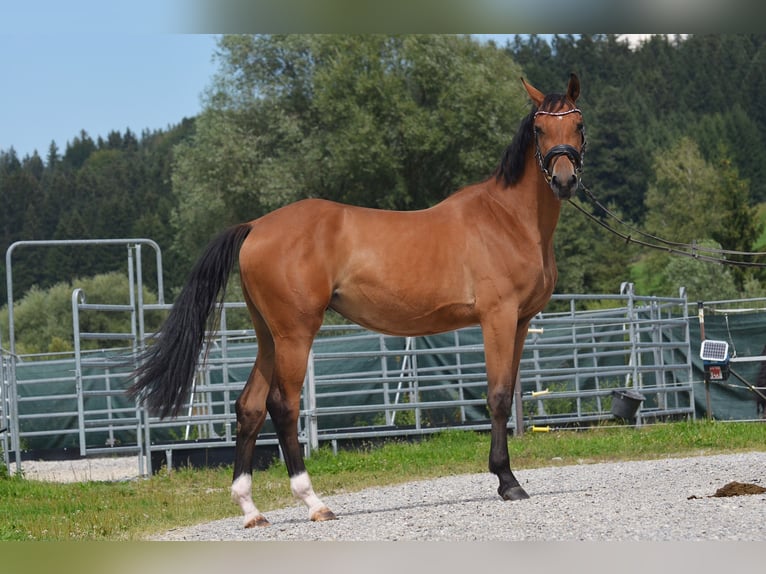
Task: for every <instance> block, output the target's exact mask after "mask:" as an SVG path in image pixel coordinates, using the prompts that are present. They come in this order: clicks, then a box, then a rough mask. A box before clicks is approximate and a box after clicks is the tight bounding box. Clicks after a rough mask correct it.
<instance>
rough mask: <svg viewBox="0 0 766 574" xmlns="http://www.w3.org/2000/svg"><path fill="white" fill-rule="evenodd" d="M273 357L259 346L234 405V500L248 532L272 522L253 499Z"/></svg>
mask: <svg viewBox="0 0 766 574" xmlns="http://www.w3.org/2000/svg"><path fill="white" fill-rule="evenodd" d="M272 365H273V354H270V351H269V349H268V345H266V348H264V344H263V343H260V344H259V350H258V358H257V359H256V361H255V365H254V366H253V370H252V371H251V373H250V376H249V377H248V380H247V384H246V385H245V388H244V389H243V390H242V393H241V394H240V396H239V398H237V402H236V405H235V408H236V412H237V441H236V447H235V452H234V478H233V482H232V484H231V498H232V500H233V501H234V502H235V503H237V504H238V505H239V507H240V508H241V509H242V513H243V514H244V526H245V528H252V527H253V526H268V525H269V521H268V520H266V517H265V516H263V514H261V513H260V511H259V510H258V509H257V508H256V507H255V504H254V503H253V498H252V484H253V477H252V474H253V450H254V449H255V440H256V437H257V436H258V433H259V432H260V430H261V427H262V426H263V423H264V421H265V420H266V396H267V395H268V391H269V386H270V381H271V372H272V368H273V367H272Z"/></svg>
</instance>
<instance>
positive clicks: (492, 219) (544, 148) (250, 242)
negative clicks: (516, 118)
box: [128, 74, 585, 528]
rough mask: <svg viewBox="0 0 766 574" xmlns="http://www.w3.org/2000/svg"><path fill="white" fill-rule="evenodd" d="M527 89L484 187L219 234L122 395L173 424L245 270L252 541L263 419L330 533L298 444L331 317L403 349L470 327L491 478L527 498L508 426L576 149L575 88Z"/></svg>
mask: <svg viewBox="0 0 766 574" xmlns="http://www.w3.org/2000/svg"><path fill="white" fill-rule="evenodd" d="M521 81H522V84H523V85H524V87H525V89H526V91H527V93H528V94H529V97H530V99H531V101H532V103H533V107H532V110H531V112H530V113H529V114H528V115H527V116H526V117H525V118H524V119H523V120H522V121H521V124H520V127H519V129H518V132H517V133H516V135H515V136H514V137H513V139H512V141H511V143H510V145H509V146H508V147H507V149H506V151H505V152H504V154H503V156H502V159H501V161H500V164H499V166H498V167H497V169H496V170H495V172H494V173H493V174H491V175H490V177H488V178H487V179H486V180H485V181H482V182H479V183H476V184H473V185H469V186H467V187H464V188H462V189H460V190H458V191H457V192H455V193H454V194H452V195H450V196H449V197H447V198H446V199H445V200H443V201H441V202H440V203H438V204H436V205H434V206H433V207H430V208H428V209H423V210H419V211H409V212H403V211H385V210H376V209H369V208H361V207H353V206H349V205H343V204H339V203H334V202H331V201H326V200H322V199H305V200H301V201H298V202H296V203H293V204H291V205H288V206H285V207H282V208H280V209H277V210H275V211H273V212H271V213H269V214H267V215H264V216H263V217H261V218H259V219H256V220H253V221H250V222H248V223H241V224H239V225H235V226H234V227H231V228H230V229H228V230H227V231H224V232H223V233H222V234H221V235H219V236H218V237H217V238H216V239H214V240H213V241H212V242H211V243H210V244H209V245H208V246H207V248H206V249H205V251H204V253H203V255H202V256H201V258H200V259H199V261H198V262H197V263H196V264H195V266H194V268H193V270H192V271H191V274H190V277H189V279H188V281H187V283H186V284H185V286H184V287H183V289H182V291H181V293H180V295H179V297H178V299H177V300H176V302H175V304H174V305H173V307H172V309H171V311H170V313H169V314H168V317H167V319H166V320H165V322H164V324H163V326H162V327H161V329H160V331H159V332H158V336H157V337H156V342H155V343H154V344H152V345H150V346H148V347H147V350H146V351H145V352H144V354H143V356H142V357H141V358H140V361H139V366H138V367H137V369H136V370H135V371H134V372H133V375H132V376H133V381H132V385H131V387H130V388H129V390H128V393H129V394H130V395H131V396H133V397H135V398H137V399H138V400H140V401H141V402H142V403H144V404H145V405H146V406H147V407H148V408H149V410H150V412H152V413H154V414H157V415H159V416H160V417H163V418H164V417H168V416H175V415H177V414H178V412H179V410H180V409H181V408H182V407H183V406H184V404H185V403H186V402H187V401H188V400H189V394H190V389H191V386H192V381H193V378H194V372H195V369H196V364H197V361H198V359H199V356H200V353H201V349H202V348H203V345H204V342H205V336H206V327H207V324H208V321H209V318H210V317H211V316H215V312H216V307H217V305H218V304H219V299H221V300H222V296H223V292H224V291H225V288H226V284H227V281H228V277H229V275H230V272H231V270H232V268H233V266H234V264H235V262H236V261H237V257H238V258H239V269H240V280H241V283H242V291H243V293H244V298H245V302H246V305H247V308H248V310H249V312H250V315H251V317H252V321H253V325H254V327H255V334H256V337H257V341H258V352H257V357H256V360H255V364H254V366H253V369H252V371H251V373H250V375H249V377H248V380H247V383H246V384H245V386H244V388H243V390H242V393H241V394H240V396H239V397H238V398H237V400H236V415H237V432H236V447H235V458H234V476H233V481H232V485H231V495H232V499H233V501H234V502H236V503H238V504H239V506H240V508H241V509H242V513H243V514H244V526H245V527H246V528H249V527H253V526H266V525H268V524H269V522H268V520H267V519H266V517H264V516H263V515H262V514H261V513H260V512H259V510H258V509H257V508H256V506H255V504H254V502H253V499H252V492H251V491H252V463H253V450H254V448H255V441H256V437H257V435H258V432H259V431H260V429H261V427H262V425H263V423H264V421H265V419H266V416H267V413H268V414H269V415H270V416H271V419H272V421H273V424H274V427H275V429H276V433H277V436H278V439H279V444H280V447H281V449H282V454H283V457H284V461H285V463H286V466H287V473H288V476H289V480H290V487H291V491H292V493H293V494H294V496H295V497H296V498H298V499H300V500H301V501H303V502H304V503H305V504H306V506H307V507H308V513H309V518H310V519H311V520H314V521H323V520H332V519H334V518H335V514H333V512H332V511H331V510H330V509H329V508H328V507H327V506H326V505H325V504H324V503H323V502H322V500H321V499H320V498H319V497H318V496H317V495H316V493H315V492H314V490H313V487H312V485H311V480H310V479H309V475H308V473H307V472H306V467H305V465H304V461H303V453H302V451H301V445H300V444H299V441H298V416H299V409H300V397H301V388H302V386H303V382H304V376H305V374H306V369H307V360H308V356H309V351H310V349H311V346H312V342H313V340H314V337H315V335H316V334H317V332H318V330H319V328H320V326H321V325H322V321H323V317H324V314H325V311H326V310H327V309H334V310H335V311H337V312H338V313H340V314H341V315H343V316H344V317H346V318H348V319H349V320H351V321H353V322H355V323H358V324H359V325H362V326H364V327H366V328H369V329H372V330H375V331H379V332H383V333H387V334H391V335H397V336H419V335H427V334H434V333H439V332H444V331H450V330H454V329H458V328H461V327H466V326H469V325H475V324H479V325H480V326H481V329H482V334H483V335H482V336H483V342H484V353H485V360H486V372H487V384H488V392H487V405H488V408H489V412H490V417H491V443H490V452H489V470H490V472H492V473H494V474H495V475H497V477H498V479H499V483H500V484H499V487H498V489H497V492H498V493H499V495H500V496H501V497H502V498H503V499H505V500H520V499H525V498H529V495H528V494H527V493H526V491H525V490H524V489H523V488H522V487H521V485H520V484H519V482H518V480H517V479H516V477H515V476H514V475H513V472H512V470H511V466H510V459H509V455H508V443H507V440H508V436H507V424H508V418H509V415H510V412H511V403H512V400H513V390H514V385H515V384H516V375H517V372H518V369H519V361H520V359H521V352H522V348H523V345H524V340H525V337H526V335H527V328H528V325H529V322H530V320H531V319H532V318H533V317H534V316H535V315H536V314H537V313H538V312H539V311H541V310H542V309H543V307H544V306H545V305H546V304H547V302H548V300H549V299H550V296H551V294H552V293H553V288H554V284H555V283H556V277H557V271H556V263H555V259H554V254H553V233H554V230H555V229H556V224H557V223H558V219H559V212H560V209H561V201H562V200H567V199H569V198H570V197H572V195H573V194H574V193H575V192H576V190H577V188H578V186H579V179H580V173H581V169H582V156H583V152H584V149H585V134H584V128H583V117H582V113H581V111H580V110H579V109H578V108H577V105H576V102H577V98H578V96H579V94H580V82H579V80H578V78H577V76H576V75H575V74H571V75H570V78H569V83H568V86H567V90H566V93H565V94H549V95H545V94H543V93H542V92H540V91H539V90H537V89H536V88H535V87H533V86H532V85H530V84H529V83H527V82H526V81H525V80H524V79H523V78H522V79H521Z"/></svg>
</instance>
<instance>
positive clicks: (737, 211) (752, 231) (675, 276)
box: [637, 138, 761, 298]
mask: <svg viewBox="0 0 766 574" xmlns="http://www.w3.org/2000/svg"><path fill="white" fill-rule="evenodd" d="M719 157H720V158H721V159H720V162H719V163H720V165H719V169H716V167H715V166H713V165H711V164H710V163H708V162H706V161H705V160H704V159H703V158H702V155H701V153H700V151H699V148H698V147H697V145H696V143H695V142H694V141H693V140H691V139H689V138H681V139H680V140H679V141H678V143H677V144H675V145H674V146H672V147H671V148H670V149H669V150H667V151H665V152H660V153H658V154H657V156H655V160H654V172H655V173H654V182H653V183H652V185H650V186H649V190H648V192H647V195H646V208H647V215H646V226H647V229H648V230H649V231H650V232H651V233H653V234H655V235H658V236H662V237H663V238H664V239H667V240H670V241H675V242H679V243H686V244H691V243H698V244H699V245H701V246H713V247H714V248H717V249H721V248H723V249H726V250H736V251H750V250H752V248H753V246H754V244H755V241H756V240H757V238H758V236H759V234H760V229H761V226H760V224H759V223H758V221H757V219H756V210H755V209H754V208H752V207H751V206H750V204H749V201H748V198H749V186H748V182H747V181H745V180H741V179H739V175H738V172H737V170H736V168H734V167H733V165H732V162H731V160H729V159H728V158H727V155H726V152H725V148H720V149H719ZM678 258H679V256H677V255H676V256H674V255H668V254H666V253H654V254H650V255H647V256H646V257H645V258H644V261H643V263H642V265H641V266H640V267H639V268H638V269H640V270H642V272H641V273H640V277H642V278H643V279H641V278H639V279H637V283H642V284H643V285H644V286H645V287H647V288H648V289H649V291H644V292H652V293H654V292H657V293H658V294H660V292H661V293H662V294H667V291H668V290H670V289H674V288H675V287H677V286H681V285H685V286H686V287H687V288H689V289H690V291H689V293H690V295H691V294H692V291H691V289H692V288H694V289H696V290H697V291H699V292H700V293H704V294H705V296H706V297H707V298H710V297H711V293H713V292H714V293H716V295H717V296H718V297H720V298H731V297H733V296H735V295H734V294H736V292H737V291H739V292H743V291H744V290H745V285H746V284H747V283H748V278H749V276H750V274H748V273H745V272H744V271H742V270H741V269H728V268H724V269H718V270H715V271H713V270H711V268H710V267H709V265H710V264H703V263H702V262H699V261H697V262H694V263H695V264H696V266H695V265H693V264H692V263H690V262H684V263H681V262H679V261H677V259H678ZM732 258H733V259H736V258H737V257H736V256H734V257H732ZM683 273H690V274H696V275H694V276H692V275H689V276H688V277H683ZM714 284H715V285H714ZM703 287H704V289H703ZM750 290H751V291H752V287H750ZM697 296H699V294H697Z"/></svg>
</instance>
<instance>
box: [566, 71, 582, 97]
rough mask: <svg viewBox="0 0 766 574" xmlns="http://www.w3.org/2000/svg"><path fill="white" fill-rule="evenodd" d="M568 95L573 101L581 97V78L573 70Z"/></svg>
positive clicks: (570, 75)
mask: <svg viewBox="0 0 766 574" xmlns="http://www.w3.org/2000/svg"><path fill="white" fill-rule="evenodd" d="M567 97H568V98H569V99H570V100H572V103H574V102H576V101H577V98H579V97H580V78H578V77H577V74H575V73H574V72H572V73H571V74H569V86H568V87H567Z"/></svg>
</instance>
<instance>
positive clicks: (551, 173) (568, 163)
mask: <svg viewBox="0 0 766 574" xmlns="http://www.w3.org/2000/svg"><path fill="white" fill-rule="evenodd" d="M521 81H522V83H523V84H524V87H525V88H526V90H527V93H528V94H529V97H530V98H532V101H533V102H534V104H535V106H537V111H536V112H535V115H534V124H533V129H534V137H535V147H536V151H535V155H536V157H537V161H538V163H539V164H540V170H541V171H542V172H543V175H544V176H545V179H546V181H547V182H548V183H549V184H550V186H551V189H552V190H553V192H554V193H555V194H556V197H558V198H559V199H569V198H570V197H572V196H573V195H574V194H575V192H576V191H577V187H578V185H579V183H580V172H581V171H582V160H583V154H584V153H585V128H584V127H583V121H582V112H581V111H580V110H579V109H578V108H577V105H576V102H577V98H578V96H579V95H580V80H579V79H578V78H577V76H576V75H575V74H571V75H570V77H569V86H568V87H567V92H566V94H563V95H558V94H551V95H548V96H546V95H544V94H543V93H542V92H540V91H539V90H538V89H536V88H534V87H533V86H531V85H530V84H528V83H527V82H525V81H524V78H522V79H521Z"/></svg>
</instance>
